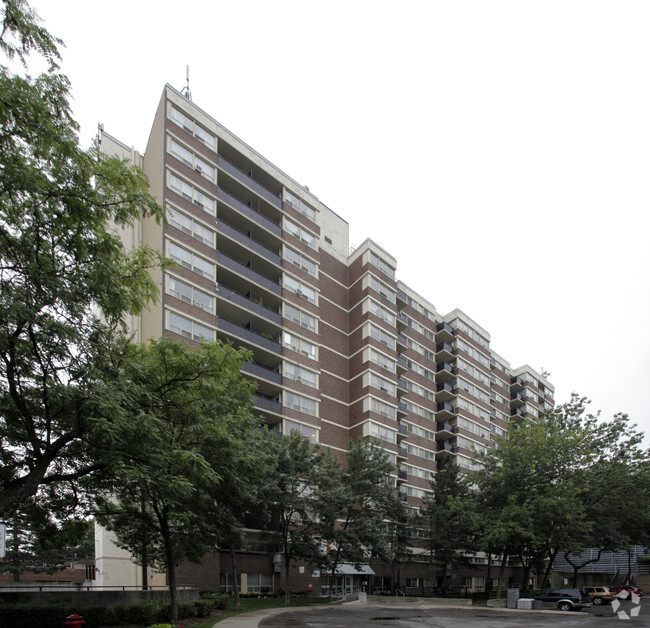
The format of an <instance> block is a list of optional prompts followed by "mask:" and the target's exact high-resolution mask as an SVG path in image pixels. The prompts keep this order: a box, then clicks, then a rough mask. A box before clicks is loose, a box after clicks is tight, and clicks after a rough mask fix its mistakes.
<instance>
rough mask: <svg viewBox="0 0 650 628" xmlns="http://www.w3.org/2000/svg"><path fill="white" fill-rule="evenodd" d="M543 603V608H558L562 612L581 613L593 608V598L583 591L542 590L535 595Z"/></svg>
mask: <svg viewBox="0 0 650 628" xmlns="http://www.w3.org/2000/svg"><path fill="white" fill-rule="evenodd" d="M533 598H534V599H535V600H540V601H541V602H542V608H557V609H558V610H560V611H579V610H580V609H581V608H588V607H590V606H591V598H590V597H589V594H588V593H587V592H586V591H584V590H583V589H541V590H540V591H536V592H535V593H534V594H533Z"/></svg>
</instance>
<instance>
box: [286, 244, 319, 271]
mask: <svg viewBox="0 0 650 628" xmlns="http://www.w3.org/2000/svg"><path fill="white" fill-rule="evenodd" d="M284 259H286V260H287V261H288V262H291V263H292V264H293V265H294V266H297V267H298V268H301V269H302V270H304V271H305V272H306V273H309V274H310V275H311V276H312V277H315V276H316V264H315V263H314V262H312V261H311V260H310V259H307V258H306V257H305V256H304V255H301V254H300V253H296V251H294V250H293V249H290V248H289V247H287V246H285V247H284Z"/></svg>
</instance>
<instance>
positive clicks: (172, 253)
mask: <svg viewBox="0 0 650 628" xmlns="http://www.w3.org/2000/svg"><path fill="white" fill-rule="evenodd" d="M167 255H169V257H171V259H173V260H174V261H175V262H176V263H177V264H180V265H181V266H182V267H183V268H187V269H189V270H193V271H194V272H195V273H198V274H199V275H202V276H203V277H208V278H209V279H214V276H215V268H214V264H211V263H210V262H208V261H207V260H205V259H203V258H202V257H199V256H198V255H196V254H195V253H192V252H191V251H188V250H186V249H184V248H182V247H180V246H178V245H177V244H174V243H173V242H169V241H167Z"/></svg>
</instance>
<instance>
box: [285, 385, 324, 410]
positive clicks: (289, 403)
mask: <svg viewBox="0 0 650 628" xmlns="http://www.w3.org/2000/svg"><path fill="white" fill-rule="evenodd" d="M282 396H283V405H284V406H286V407H287V408H293V409H294V410H298V411H299V412H304V413H305V414H310V415H311V416H317V409H318V405H317V404H316V402H315V401H314V400H313V399H309V398H308V397H303V396H302V395H297V394H296V393H293V392H289V391H288V390H285V391H284V392H283V393H282Z"/></svg>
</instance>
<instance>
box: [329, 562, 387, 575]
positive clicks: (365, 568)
mask: <svg viewBox="0 0 650 628" xmlns="http://www.w3.org/2000/svg"><path fill="white" fill-rule="evenodd" d="M323 573H325V574H328V573H330V572H329V570H327V569H323ZM336 574H337V575H343V576H374V575H375V572H374V571H373V569H372V567H370V565H359V568H358V569H357V568H356V567H355V566H354V565H349V564H347V563H344V564H342V565H339V566H338V567H337V568H336Z"/></svg>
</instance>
